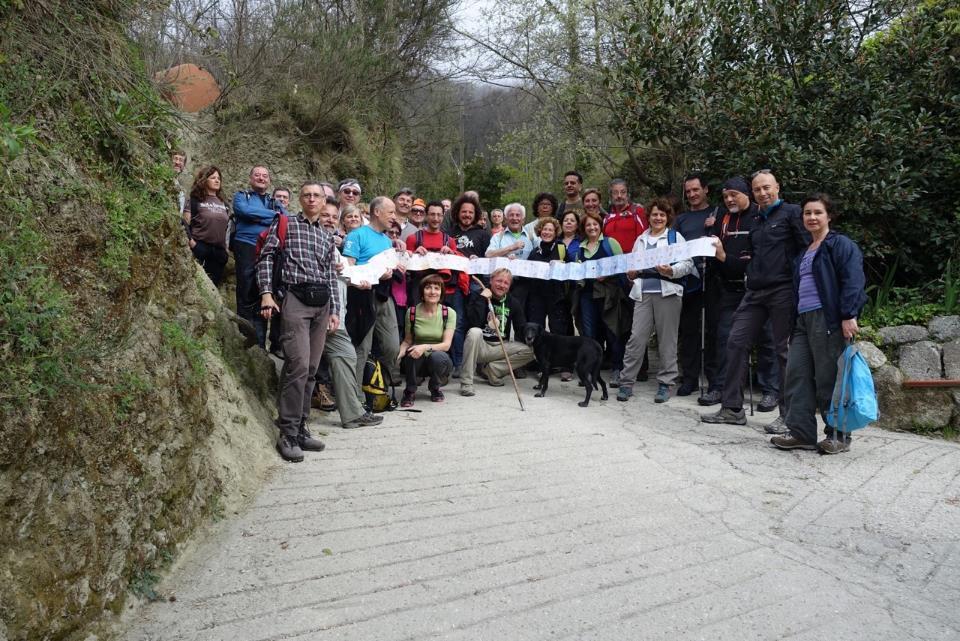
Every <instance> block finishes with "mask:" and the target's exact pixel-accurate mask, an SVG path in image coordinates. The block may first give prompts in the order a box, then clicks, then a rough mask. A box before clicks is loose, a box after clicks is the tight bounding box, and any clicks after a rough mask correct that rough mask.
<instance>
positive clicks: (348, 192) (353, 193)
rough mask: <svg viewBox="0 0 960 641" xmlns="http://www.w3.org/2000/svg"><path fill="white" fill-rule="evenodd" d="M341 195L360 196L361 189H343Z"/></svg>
mask: <svg viewBox="0 0 960 641" xmlns="http://www.w3.org/2000/svg"><path fill="white" fill-rule="evenodd" d="M340 193H341V194H345V195H347V196H359V195H360V190H359V189H341V190H340Z"/></svg>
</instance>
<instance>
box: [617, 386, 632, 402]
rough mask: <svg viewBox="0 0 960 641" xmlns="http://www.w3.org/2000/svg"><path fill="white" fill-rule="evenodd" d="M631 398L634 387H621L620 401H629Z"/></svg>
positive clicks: (618, 392) (618, 393)
mask: <svg viewBox="0 0 960 641" xmlns="http://www.w3.org/2000/svg"><path fill="white" fill-rule="evenodd" d="M631 396H633V387H631V386H630V385H621V386H620V388H619V389H618V390H617V400H618V401H628V400H630V397H631Z"/></svg>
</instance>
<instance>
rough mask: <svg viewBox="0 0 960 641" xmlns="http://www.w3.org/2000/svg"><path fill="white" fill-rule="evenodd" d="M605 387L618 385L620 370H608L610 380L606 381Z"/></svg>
mask: <svg viewBox="0 0 960 641" xmlns="http://www.w3.org/2000/svg"><path fill="white" fill-rule="evenodd" d="M607 387H620V370H618V369H612V370H610V380H609V381H608V382H607Z"/></svg>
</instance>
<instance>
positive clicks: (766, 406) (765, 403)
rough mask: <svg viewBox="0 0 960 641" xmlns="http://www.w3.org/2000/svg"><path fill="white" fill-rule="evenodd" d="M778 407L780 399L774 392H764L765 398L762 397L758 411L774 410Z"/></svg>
mask: <svg viewBox="0 0 960 641" xmlns="http://www.w3.org/2000/svg"><path fill="white" fill-rule="evenodd" d="M778 407H780V399H778V398H777V397H776V396H774V395H773V394H764V395H763V398H761V399H760V404H759V405H757V411H758V412H772V411H773V410H775V409H777V408H778Z"/></svg>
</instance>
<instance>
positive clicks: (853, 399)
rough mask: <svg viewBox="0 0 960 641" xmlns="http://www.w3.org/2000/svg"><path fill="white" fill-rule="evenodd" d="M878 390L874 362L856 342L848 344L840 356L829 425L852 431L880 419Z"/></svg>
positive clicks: (827, 420)
mask: <svg viewBox="0 0 960 641" xmlns="http://www.w3.org/2000/svg"><path fill="white" fill-rule="evenodd" d="M878 416H879V412H878V411H877V393H876V391H875V390H874V387H873V374H871V373H870V366H869V365H867V361H866V359H865V358H864V357H863V354H861V353H860V349H859V348H858V347H857V346H856V345H847V348H846V349H845V350H843V354H841V355H840V358H838V359H837V382H836V384H835V385H834V386H833V399H832V400H831V401H830V410H829V411H828V412H827V416H826V419H825V420H826V422H827V425H829V426H830V427H832V428H834V429H836V430H837V431H840V432H852V431H853V430H859V429H860V428H863V427H866V426H867V425H869V424H870V423H872V422H874V421H875V420H877V417H878Z"/></svg>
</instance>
